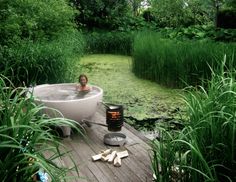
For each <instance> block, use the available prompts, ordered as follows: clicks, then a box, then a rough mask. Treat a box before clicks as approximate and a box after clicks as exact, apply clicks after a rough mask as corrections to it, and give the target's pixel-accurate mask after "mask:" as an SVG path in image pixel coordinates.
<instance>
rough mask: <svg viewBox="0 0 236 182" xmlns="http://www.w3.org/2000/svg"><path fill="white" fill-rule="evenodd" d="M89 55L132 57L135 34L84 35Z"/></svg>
mask: <svg viewBox="0 0 236 182" xmlns="http://www.w3.org/2000/svg"><path fill="white" fill-rule="evenodd" d="M84 36H85V41H86V48H85V51H86V52H87V53H109V54H122V55H131V51H132V47H133V33H131V32H129V33H127V32H96V31H95V32H87V33H85V34H84Z"/></svg>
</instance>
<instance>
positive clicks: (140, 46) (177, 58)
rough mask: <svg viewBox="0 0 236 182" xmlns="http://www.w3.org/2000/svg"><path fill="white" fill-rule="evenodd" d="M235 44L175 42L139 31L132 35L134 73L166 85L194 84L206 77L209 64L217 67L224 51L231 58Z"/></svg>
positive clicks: (235, 48)
mask: <svg viewBox="0 0 236 182" xmlns="http://www.w3.org/2000/svg"><path fill="white" fill-rule="evenodd" d="M234 52H236V44H235V43H228V44H225V43H217V42H210V41H177V40H173V39H164V38H162V37H161V35H160V34H158V33H154V32H141V33H138V34H137V35H136V36H135V38H134V48H133V72H134V73H135V75H137V76H139V77H141V78H145V79H149V80H153V81H155V82H157V83H160V84H162V85H165V86H170V87H176V88H178V87H179V88H181V87H185V86H186V85H193V86H196V85H198V84H200V83H201V81H202V80H203V79H209V78H210V76H211V70H210V68H209V66H211V67H213V68H214V67H216V66H217V65H218V64H219V61H217V60H222V58H223V56H224V54H227V55H228V57H233V58H234V59H233V61H232V62H233V66H235V65H236V57H234V56H233V54H234Z"/></svg>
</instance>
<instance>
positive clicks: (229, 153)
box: [152, 59, 236, 181]
mask: <svg viewBox="0 0 236 182" xmlns="http://www.w3.org/2000/svg"><path fill="white" fill-rule="evenodd" d="M225 60H226V59H225ZM225 63H226V61H223V62H222V64H221V65H222V66H221V67H218V68H217V72H213V74H212V79H211V80H210V81H208V82H207V85H208V86H207V88H203V87H200V88H201V89H198V90H196V91H194V92H192V91H191V92H190V93H189V94H188V95H185V97H184V100H185V102H186V105H187V107H188V112H187V113H188V118H189V119H188V121H187V122H186V123H185V127H184V129H183V130H181V131H179V132H178V133H177V134H175V135H174V137H173V135H172V133H170V132H169V131H167V130H166V129H165V128H163V127H162V128H161V131H162V133H164V134H162V135H161V136H162V137H161V141H154V142H153V148H152V149H153V157H152V164H153V165H152V166H153V169H154V173H155V175H156V176H157V180H156V181H161V180H162V181H165V180H167V181H169V180H170V179H172V178H173V177H172V176H173V173H174V174H176V175H177V176H175V179H179V180H180V181H234V180H235V175H234V174H235V172H236V171H235V169H236V168H235V165H236V158H235V156H236V155H235V150H236V142H235V138H236V115H235V111H236V104H235V101H236V82H235V76H236V72H235V70H228V68H227V66H226V64H225ZM163 140H164V141H163ZM160 146H165V147H160ZM176 154H177V155H176ZM173 155H174V156H175V159H172V157H173ZM165 160H168V162H169V163H168V165H166V161H165ZM157 165H158V166H161V170H160V169H158V168H157V167H156V166H157ZM163 168H164V170H166V171H169V174H168V175H167V176H164V175H165V173H162V171H163ZM173 169H175V170H173ZM170 173H171V174H170ZM164 178H165V180H164ZM160 179H161V180H160Z"/></svg>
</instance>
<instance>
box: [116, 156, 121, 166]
mask: <svg viewBox="0 0 236 182" xmlns="http://www.w3.org/2000/svg"><path fill="white" fill-rule="evenodd" d="M114 166H116V167H120V166H121V159H120V157H119V156H116V158H115V159H114Z"/></svg>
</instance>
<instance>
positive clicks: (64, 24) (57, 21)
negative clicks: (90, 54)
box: [0, 0, 83, 86]
mask: <svg viewBox="0 0 236 182" xmlns="http://www.w3.org/2000/svg"><path fill="white" fill-rule="evenodd" d="M0 11H1V16H0V35H1V36H0V45H1V46H0V73H1V74H3V75H5V76H7V77H8V78H9V79H11V81H12V82H13V83H14V84H15V85H16V86H17V85H24V84H25V85H27V86H29V85H30V84H39V83H55V82H63V81H69V80H71V74H72V73H73V69H71V68H72V67H73V65H74V62H73V59H71V58H72V57H73V56H74V55H77V56H78V55H79V54H82V49H83V41H82V35H81V34H80V33H79V32H78V31H77V30H75V28H74V25H73V22H72V21H73V17H74V10H73V9H72V8H71V7H69V6H68V4H67V3H66V2H65V1H64V0H59V1H55V0H49V1H46V0H41V1H37V2H35V1H33V0H27V1H20V0H12V1H7V0H3V1H1V7H0Z"/></svg>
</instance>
